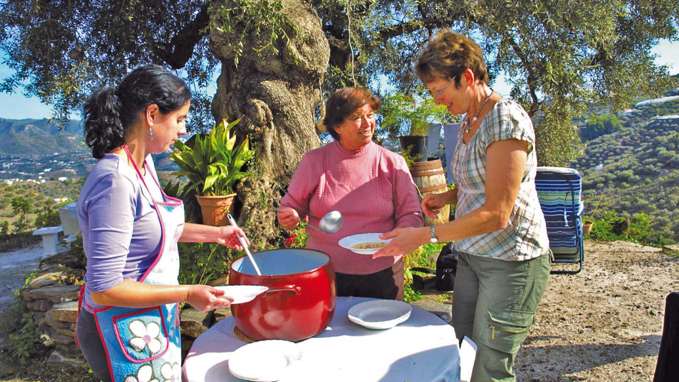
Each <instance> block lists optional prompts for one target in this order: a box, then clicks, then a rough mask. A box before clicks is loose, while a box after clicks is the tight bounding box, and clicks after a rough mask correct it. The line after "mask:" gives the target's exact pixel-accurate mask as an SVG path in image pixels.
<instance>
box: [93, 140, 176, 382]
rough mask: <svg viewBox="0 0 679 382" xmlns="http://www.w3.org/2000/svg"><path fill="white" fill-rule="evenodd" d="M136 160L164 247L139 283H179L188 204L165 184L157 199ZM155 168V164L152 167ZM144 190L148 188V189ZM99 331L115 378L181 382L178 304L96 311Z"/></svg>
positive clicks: (130, 381) (117, 381) (132, 381)
mask: <svg viewBox="0 0 679 382" xmlns="http://www.w3.org/2000/svg"><path fill="white" fill-rule="evenodd" d="M124 149H125V153H126V154H127V156H128V157H129V158H130V161H131V162H132V164H133V165H134V169H135V171H136V172H137V177H138V178H139V180H140V181H141V183H142V185H143V186H144V187H143V188H144V189H145V190H146V192H148V194H149V195H148V196H149V197H151V200H153V206H154V209H155V210H156V213H157V215H158V220H159V221H160V228H161V245H160V250H159V251H158V253H157V254H156V255H155V260H154V262H153V263H152V264H151V266H150V267H149V269H148V270H147V271H146V272H145V273H144V274H143V275H141V277H139V279H138V280H137V281H139V282H143V283H147V284H159V285H177V284H178V283H179V282H178V276H179V252H178V251H177V242H178V240H179V238H180V236H181V234H182V231H183V229H184V205H183V203H182V201H181V200H179V199H176V198H173V197H170V196H168V195H166V194H165V192H163V191H162V187H160V185H158V181H157V177H156V175H155V174H152V177H153V179H154V181H155V182H156V184H157V185H158V188H160V190H161V192H162V195H163V200H162V201H158V200H154V198H153V197H152V195H153V194H152V193H151V192H150V189H149V187H148V185H147V184H146V182H145V181H144V177H143V176H142V175H141V172H140V171H139V168H138V167H137V164H136V163H134V160H132V156H131V155H130V153H129V150H128V149H127V147H124ZM146 169H147V170H148V171H150V167H149V166H146ZM143 191H144V190H142V192H143ZM94 317H95V321H96V324H97V331H98V332H99V337H100V338H101V342H102V345H103V346H104V350H105V352H106V358H107V362H108V369H109V375H110V377H111V381H114V382H136V381H158V382H162V381H181V335H180V332H179V328H180V325H179V324H180V321H179V310H178V307H177V304H166V305H158V306H153V307H148V308H126V307H118V306H108V307H100V308H98V309H94Z"/></svg>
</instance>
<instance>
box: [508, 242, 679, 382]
mask: <svg viewBox="0 0 679 382" xmlns="http://www.w3.org/2000/svg"><path fill="white" fill-rule="evenodd" d="M672 291H679V257H678V256H676V254H675V255H674V256H670V255H667V254H664V253H663V252H662V250H661V249H659V248H652V247H644V246H640V245H636V244H632V243H627V242H613V243H587V245H586V249H585V268H584V270H583V271H582V272H581V273H579V274H577V275H568V276H567V275H554V276H552V278H551V279H550V285H549V287H548V289H547V291H546V293H545V296H544V297H543V300H542V303H541V306H540V308H539V310H538V314H537V317H536V322H535V325H534V326H533V328H532V329H531V332H530V336H529V338H528V339H527V340H526V342H525V344H524V346H523V348H522V350H521V351H520V352H519V356H518V359H517V364H516V370H517V376H518V380H519V381H531V382H532V381H615V382H618V381H620V382H622V381H652V380H653V373H654V372H655V365H656V360H657V355H658V349H659V348H660V339H661V336H662V326H663V318H664V316H663V314H664V311H665V298H666V296H667V294H668V293H669V292H672Z"/></svg>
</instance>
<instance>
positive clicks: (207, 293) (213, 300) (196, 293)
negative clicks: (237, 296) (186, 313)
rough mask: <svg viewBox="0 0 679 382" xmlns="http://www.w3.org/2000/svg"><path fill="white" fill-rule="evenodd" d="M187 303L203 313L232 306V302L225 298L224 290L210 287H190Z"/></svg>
mask: <svg viewBox="0 0 679 382" xmlns="http://www.w3.org/2000/svg"><path fill="white" fill-rule="evenodd" d="M186 302H188V303H189V304H191V305H192V306H193V307H194V308H196V309H198V310H200V311H203V312H206V311H208V310H214V309H219V308H226V307H228V306H229V305H231V300H230V299H229V298H227V297H225V296H224V291H223V290H219V289H217V288H215V287H211V286H209V285H189V290H188V292H187V293H186Z"/></svg>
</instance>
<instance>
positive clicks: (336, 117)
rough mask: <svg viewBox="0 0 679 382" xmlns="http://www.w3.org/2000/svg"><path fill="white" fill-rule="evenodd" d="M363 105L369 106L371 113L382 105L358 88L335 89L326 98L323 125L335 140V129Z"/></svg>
mask: <svg viewBox="0 0 679 382" xmlns="http://www.w3.org/2000/svg"><path fill="white" fill-rule="evenodd" d="M365 104H369V105H370V107H371V108H372V109H373V111H374V112H376V111H377V110H379V108H380V106H381V104H382V103H381V101H380V99H379V98H377V97H376V96H374V95H373V94H372V93H371V92H370V90H368V89H366V88H359V87H353V88H341V89H337V90H335V92H334V93H333V94H332V95H331V96H330V98H328V101H327V102H326V103H325V118H323V124H324V125H325V128H326V129H327V130H328V132H329V133H330V135H332V137H333V138H334V139H335V140H338V139H339V135H338V134H337V132H336V131H335V128H336V127H337V126H338V125H339V124H341V123H342V122H343V121H344V120H345V119H346V118H347V117H349V116H350V115H351V113H353V112H354V111H356V109H358V108H360V107H363V106H364V105H365Z"/></svg>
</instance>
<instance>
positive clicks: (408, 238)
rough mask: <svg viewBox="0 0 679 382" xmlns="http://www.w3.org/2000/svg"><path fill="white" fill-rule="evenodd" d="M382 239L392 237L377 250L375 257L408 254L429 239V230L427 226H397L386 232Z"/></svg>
mask: <svg viewBox="0 0 679 382" xmlns="http://www.w3.org/2000/svg"><path fill="white" fill-rule="evenodd" d="M380 239H385V240H388V239H391V241H390V242H389V244H387V245H386V246H385V247H384V248H382V249H380V250H379V251H377V252H375V254H374V255H373V256H372V258H373V259H376V258H379V257H384V256H401V255H406V254H408V253H410V252H412V251H414V250H416V249H417V248H419V247H420V246H421V245H422V244H424V243H426V242H427V241H428V240H429V230H428V229H427V228H426V227H417V228H414V227H409V228H397V229H395V230H392V231H389V232H385V233H383V234H382V236H380Z"/></svg>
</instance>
